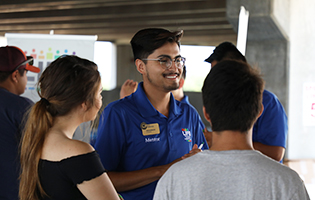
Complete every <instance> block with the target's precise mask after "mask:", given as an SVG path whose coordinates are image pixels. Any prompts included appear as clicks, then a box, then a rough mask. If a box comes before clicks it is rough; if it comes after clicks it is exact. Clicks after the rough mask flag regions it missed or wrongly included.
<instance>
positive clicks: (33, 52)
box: [5, 33, 97, 102]
mask: <svg viewBox="0 0 315 200" xmlns="http://www.w3.org/2000/svg"><path fill="white" fill-rule="evenodd" d="M5 37H6V38H7V44H8V45H12V46H17V47H19V48H21V49H22V50H23V51H24V52H25V54H26V55H27V56H32V57H33V58H34V66H36V67H39V68H40V69H41V72H42V71H43V70H44V69H45V68H46V67H47V66H48V65H49V64H50V63H51V62H52V61H54V60H55V59H57V58H58V57H59V56H61V55H77V56H79V57H81V58H85V59H88V60H92V61H93V60H94V43H95V41H96V39H97V36H96V35H95V36H80V35H49V34H15V33H7V34H5ZM40 75H41V73H39V74H36V73H32V72H28V73H27V80H28V83H27V86H26V89H25V92H24V94H23V95H22V96H26V97H28V98H30V99H31V100H33V101H34V102H36V101H38V100H39V97H38V94H37V92H36V83H37V81H38V79H39V77H40Z"/></svg>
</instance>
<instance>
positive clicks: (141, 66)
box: [135, 59, 145, 75]
mask: <svg viewBox="0 0 315 200" xmlns="http://www.w3.org/2000/svg"><path fill="white" fill-rule="evenodd" d="M135 65H136V67H137V70H138V72H140V74H142V75H143V74H144V72H145V64H144V62H143V61H142V60H140V59H137V60H136V61H135Z"/></svg>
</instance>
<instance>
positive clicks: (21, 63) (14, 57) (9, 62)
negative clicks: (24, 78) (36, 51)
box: [0, 46, 40, 73]
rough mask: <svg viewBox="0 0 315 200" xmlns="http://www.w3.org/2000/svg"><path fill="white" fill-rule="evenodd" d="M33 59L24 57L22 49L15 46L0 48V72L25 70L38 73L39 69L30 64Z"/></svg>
mask: <svg viewBox="0 0 315 200" xmlns="http://www.w3.org/2000/svg"><path fill="white" fill-rule="evenodd" d="M32 61H33V57H31V56H28V57H26V55H25V53H24V52H23V51H22V49H20V48H18V47H15V46H5V47H0V71H1V72H13V71H15V70H18V69H26V70H29V71H31V72H35V73H39V72H40V69H39V68H38V67H35V66H33V65H31V64H29V63H30V62H32Z"/></svg>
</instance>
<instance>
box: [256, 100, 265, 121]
mask: <svg viewBox="0 0 315 200" xmlns="http://www.w3.org/2000/svg"><path fill="white" fill-rule="evenodd" d="M263 111H264V105H263V104H261V109H260V112H259V114H258V116H257V119H258V118H259V117H260V116H261V114H262V113H263Z"/></svg>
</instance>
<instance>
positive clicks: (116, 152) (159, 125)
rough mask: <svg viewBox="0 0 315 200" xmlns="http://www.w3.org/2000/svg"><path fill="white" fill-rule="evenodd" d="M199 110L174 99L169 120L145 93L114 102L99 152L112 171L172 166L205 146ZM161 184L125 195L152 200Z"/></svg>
mask: <svg viewBox="0 0 315 200" xmlns="http://www.w3.org/2000/svg"><path fill="white" fill-rule="evenodd" d="M203 128H204V125H203V123H202V121H201V119H200V116H199V114H198V113H197V111H196V110H195V109H194V108H192V107H191V106H189V105H188V104H186V103H181V102H178V101H176V100H175V99H174V97H173V95H171V97H170V110H169V117H168V118H167V117H165V116H164V115H162V114H161V113H159V112H158V111H157V110H156V109H155V108H154V107H153V106H152V104H151V103H150V101H149V100H148V98H147V96H146V95H145V93H144V90H143V83H142V82H141V83H139V86H138V89H137V91H136V92H135V93H133V94H132V95H130V96H128V97H125V98H124V99H120V100H118V101H115V102H112V103H110V104H109V105H108V106H107V107H106V108H105V110H104V111H103V113H102V115H101V117H100V123H99V127H98V133H97V139H96V143H95V149H96V150H97V152H98V153H99V155H100V158H101V161H102V163H103V165H104V167H105V169H106V170H108V171H121V172H124V171H135V170H140V169H145V168H149V167H153V166H160V165H165V164H168V163H170V162H172V161H174V160H175V159H177V158H180V157H181V156H183V155H184V154H186V153H188V152H189V151H190V150H191V149H192V146H193V145H194V144H197V145H198V146H199V145H200V144H201V143H204V148H203V149H208V146H207V142H206V140H205V138H204V135H203V132H202V130H203ZM156 183H157V181H155V182H153V183H151V184H148V185H146V186H143V187H140V188H137V189H135V190H130V191H127V192H121V193H120V194H121V195H122V196H123V198H124V199H125V200H134V199H137V200H141V199H146V200H147V199H152V198H153V194H154V190H155V187H156Z"/></svg>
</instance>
